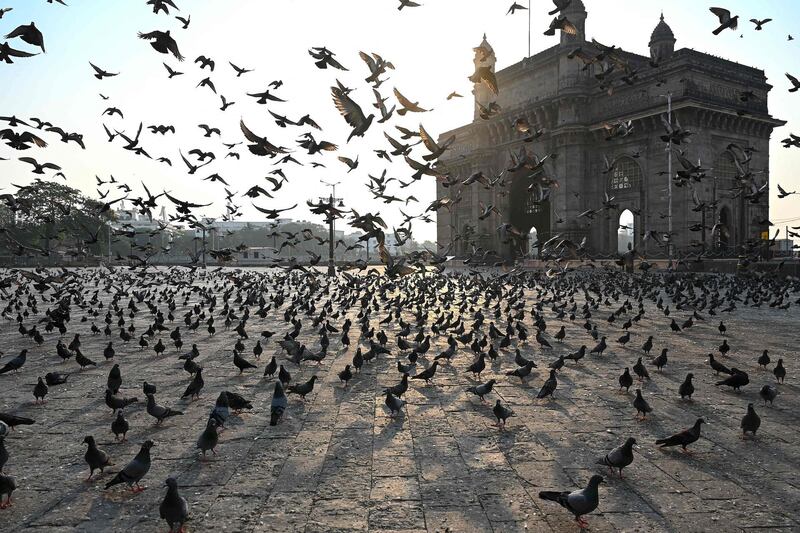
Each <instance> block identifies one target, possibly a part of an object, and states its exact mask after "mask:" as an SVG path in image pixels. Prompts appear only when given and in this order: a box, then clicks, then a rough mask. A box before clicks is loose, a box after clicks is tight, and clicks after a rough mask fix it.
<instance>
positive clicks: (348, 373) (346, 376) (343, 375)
mask: <svg viewBox="0 0 800 533" xmlns="http://www.w3.org/2000/svg"><path fill="white" fill-rule="evenodd" d="M352 377H353V371H352V370H350V365H345V367H344V370H342V371H341V372H339V379H340V380H341V381H343V382H344V386H345V388H347V383H348V382H349V381H350V380H351V379H352Z"/></svg>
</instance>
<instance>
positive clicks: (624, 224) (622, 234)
mask: <svg viewBox="0 0 800 533" xmlns="http://www.w3.org/2000/svg"><path fill="white" fill-rule="evenodd" d="M634 235H636V227H635V222H634V217H633V212H632V211H631V210H630V209H626V210H625V211H623V212H622V213H621V214H620V215H619V226H618V228H617V253H620V254H624V253H626V252H627V251H628V250H632V249H633V244H634Z"/></svg>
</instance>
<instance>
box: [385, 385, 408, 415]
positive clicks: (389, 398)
mask: <svg viewBox="0 0 800 533" xmlns="http://www.w3.org/2000/svg"><path fill="white" fill-rule="evenodd" d="M384 403H385V404H386V407H388V408H389V411H390V413H391V414H390V416H394V415H395V413H399V412H400V411H401V410H402V409H403V406H404V405H405V404H406V402H405V400H401V399H400V398H398V397H397V396H395V395H394V394H392V392H391V391H390V390H389V389H386V400H385V401H384Z"/></svg>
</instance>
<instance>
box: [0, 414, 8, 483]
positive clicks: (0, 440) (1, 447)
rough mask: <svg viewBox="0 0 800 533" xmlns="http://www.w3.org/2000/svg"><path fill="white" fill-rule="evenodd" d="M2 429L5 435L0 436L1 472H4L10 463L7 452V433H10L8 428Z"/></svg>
mask: <svg viewBox="0 0 800 533" xmlns="http://www.w3.org/2000/svg"><path fill="white" fill-rule="evenodd" d="M0 429H2V430H3V434H0V472H2V471H3V468H4V467H5V466H6V463H7V462H8V450H6V435H5V432H6V431H8V428H7V427H6V426H5V424H4V425H3V426H0Z"/></svg>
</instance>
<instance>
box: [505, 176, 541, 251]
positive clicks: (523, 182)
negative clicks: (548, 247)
mask: <svg viewBox="0 0 800 533" xmlns="http://www.w3.org/2000/svg"><path fill="white" fill-rule="evenodd" d="M543 175H544V172H543V171H542V170H541V169H540V170H538V171H536V172H534V173H531V174H528V175H527V176H525V175H520V176H515V177H514V181H513V182H512V183H511V187H510V190H509V197H510V201H509V222H510V223H511V225H512V226H514V228H516V229H517V230H518V231H519V232H520V233H522V234H523V235H526V236H527V238H526V239H524V240H523V242H520V243H517V244H516V245H513V246H512V248H511V250H512V255H513V256H514V257H520V256H528V257H538V256H539V251H540V249H541V248H540V247H537V249H536V251H535V255H534V254H533V253H532V250H531V248H530V247H531V243H536V242H537V241H539V242H545V241H547V239H549V238H550V209H551V207H550V190H549V189H548V187H547V186H546V180H545V179H543ZM529 232H535V237H533V236H532V234H531V233H529ZM525 240H526V241H527V242H524V241H525Z"/></svg>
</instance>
